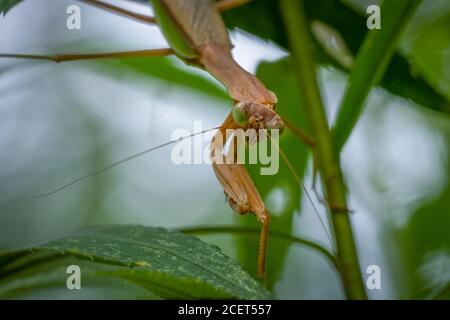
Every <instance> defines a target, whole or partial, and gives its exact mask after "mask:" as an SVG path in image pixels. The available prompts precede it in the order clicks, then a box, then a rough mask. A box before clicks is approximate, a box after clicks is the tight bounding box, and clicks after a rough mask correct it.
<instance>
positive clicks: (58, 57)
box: [0, 48, 173, 62]
mask: <svg viewBox="0 0 450 320" xmlns="http://www.w3.org/2000/svg"><path fill="white" fill-rule="evenodd" d="M171 54H173V51H172V49H170V48H163V49H149V50H137V51H119V52H101V53H88V54H55V55H37V54H9V53H0V58H14V59H34V60H47V61H54V62H64V61H76V60H94V59H104V58H125V57H163V56H167V55H171Z"/></svg>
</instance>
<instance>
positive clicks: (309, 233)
mask: <svg viewBox="0 0 450 320" xmlns="http://www.w3.org/2000/svg"><path fill="white" fill-rule="evenodd" d="M327 1H328V0H327ZM108 2H110V3H113V4H116V5H120V6H122V7H126V8H129V9H132V10H134V11H137V12H141V13H145V14H151V13H152V11H151V8H150V6H149V5H148V4H147V3H146V2H145V1H144V2H131V1H108ZM255 2H259V4H250V5H246V6H245V8H244V7H243V8H242V9H236V12H229V13H227V14H226V15H225V18H226V21H227V25H229V26H230V27H231V26H237V27H238V28H233V29H232V30H231V31H230V32H231V39H232V41H233V43H234V45H235V49H234V51H233V54H234V56H235V58H236V60H237V61H238V62H239V63H241V65H242V66H243V67H244V68H245V69H247V70H248V71H250V72H254V73H256V72H258V76H259V77H260V78H261V79H262V80H263V82H265V83H266V84H267V85H268V87H269V88H271V89H272V90H273V91H274V92H276V93H277V95H278V97H279V99H280V105H279V112H280V113H281V114H282V115H284V116H286V117H294V118H295V117H296V115H297V113H296V112H295V111H292V110H297V109H296V108H297V105H298V100H297V98H296V95H297V94H298V92H297V91H296V86H295V84H294V83H293V81H294V76H293V75H291V74H290V73H289V68H288V67H287V66H286V61H287V60H286V56H287V55H288V52H287V51H286V49H285V48H284V47H283V43H282V41H278V40H277V39H279V38H280V37H281V38H282V37H283V32H284V29H283V25H282V24H281V23H280V22H279V21H277V20H270V21H269V20H267V19H265V18H264V16H262V13H261V14H260V11H258V10H259V8H263V6H264V5H265V3H266V1H259V0H256V1H255ZM328 2H330V3H331V2H337V3H338V4H339V5H340V6H344V7H345V8H348V10H350V11H351V12H354V14H358V15H360V16H361V19H362V20H361V21H363V22H364V21H365V20H364V15H363V14H364V12H365V8H366V6H367V5H368V4H371V3H374V2H375V3H376V1H358V0H354V1H345V2H341V1H337V0H336V1H334V0H329V1H328ZM261 3H262V4H261ZM308 3H314V1H312V2H311V1H308ZM72 4H77V5H79V6H80V8H81V29H80V30H68V29H67V28H66V19H67V17H68V14H67V13H66V9H67V7H68V6H69V5H72ZM313 5H314V4H311V5H308V8H309V7H310V6H313ZM314 9H315V10H318V11H320V10H322V11H321V13H320V14H322V15H324V16H330V17H331V18H330V21H332V20H333V17H334V15H337V14H338V13H337V12H333V11H327V10H328V9H327V7H325V6H324V7H322V8H321V7H319V6H318V5H317V7H314ZM246 10H248V11H246ZM252 10H255V11H252ZM261 10H262V9H261ZM310 11H311V12H312V13H311V14H313V13H314V12H315V11H314V10H312V9H311V10H310ZM246 12H254V15H252V17H254V19H247V20H252V21H250V22H249V21H247V22H246V23H253V25H251V26H250V27H248V28H246V26H247V25H246V23H242V24H240V21H241V20H240V19H241V18H240V16H242V15H245V13H246ZM264 12H265V14H268V13H267V12H266V11H264ZM269 13H270V12H269ZM247 16H248V15H247ZM310 18H311V17H310ZM313 18H314V17H313ZM313 18H311V19H313ZM315 18H317V17H315ZM449 18H450V3H449V2H448V1H445V0H425V1H423V3H422V5H421V6H420V8H419V9H418V12H417V14H416V15H415V17H414V18H413V20H412V22H411V23H410V25H409V26H408V28H407V30H406V32H405V34H404V36H403V38H402V40H401V43H400V46H399V50H398V52H399V54H401V57H402V59H404V60H406V61H408V64H407V68H406V70H407V71H408V72H407V76H406V79H407V80H404V79H403V78H401V79H400V78H399V79H400V80H398V79H397V78H395V79H397V80H398V81H397V80H396V81H397V82H395V86H394V85H392V84H391V87H389V88H388V89H389V90H388V89H386V87H384V86H380V87H377V88H375V89H373V90H372V92H371V94H370V96H369V99H368V101H367V106H366V109H365V111H364V114H363V116H362V117H361V119H360V121H359V122H358V125H357V127H356V129H355V130H354V132H353V133H352V135H351V138H350V140H349V142H348V143H347V145H346V147H345V149H344V151H343V153H342V155H341V159H342V166H343V170H344V174H345V178H346V182H347V184H348V188H349V199H350V200H349V201H350V208H351V209H353V210H354V213H353V214H352V215H351V218H352V223H353V228H354V233H355V237H356V244H357V247H358V252H359V257H360V265H361V268H362V272H363V275H364V277H367V274H366V269H367V267H368V266H369V265H374V264H375V265H379V266H380V267H381V271H382V288H381V290H369V291H368V294H369V296H370V297H371V298H373V299H399V298H400V299H404V298H420V299H422V298H428V297H430V296H432V295H433V294H434V293H435V292H437V291H438V290H440V289H441V288H442V287H445V286H446V285H447V286H448V284H449V281H450V232H449V229H450V188H449V177H450V175H449V170H450V164H449V146H450V143H449V142H450V121H449V103H448V101H450V32H449V30H450V19H449ZM347 23H353V26H349V28H350V29H351V30H353V31H354V32H365V31H366V30H365V24H364V23H362V24H361V23H360V24H358V23H357V21H350V22H349V21H347ZM273 24H274V27H273V28H272V29H271V25H273ZM261 26H262V27H261ZM266 26H267V28H266ZM252 28H253V29H256V28H258V29H259V30H260V32H261V33H262V32H266V36H264V35H263V36H261V34H260V35H258V34H257V33H256V32H255V33H256V34H253V33H252ZM321 30H322V31H323V34H324V39H325V41H334V43H335V42H339V41H340V40H342V39H341V38H340V35H339V32H337V31H336V30H334V31H333V32H332V31H330V30H329V28H322V29H321ZM334 32H336V33H334ZM316 35H317V33H316ZM317 38H318V42H320V40H319V39H320V37H319V36H318V37H317ZM336 39H337V40H336ZM338 40H339V41H338ZM166 46H167V43H166V42H165V40H164V38H163V36H162V34H161V33H160V31H159V30H158V28H157V27H156V26H149V25H145V24H141V23H138V22H136V21H133V20H129V19H126V18H124V17H120V16H117V15H114V14H111V13H108V12H106V11H103V10H100V9H98V8H94V7H91V6H88V5H85V4H82V3H79V2H76V1H66V0H33V1H23V2H21V3H20V4H19V5H17V6H16V7H14V8H13V9H12V10H11V11H10V12H8V13H7V14H6V15H5V16H3V17H0V52H1V53H35V54H52V53H68V52H70V53H74V52H80V53H82V52H84V53H90V52H108V51H124V50H138V49H150V48H161V47H166ZM346 46H348V47H349V50H350V52H344V53H343V52H341V51H339V52H337V53H335V54H336V55H339V54H340V55H346V57H347V58H349V57H350V58H351V55H352V52H353V51H354V48H355V46H356V48H357V44H353V43H347V44H346ZM344 51H345V50H344ZM336 55H335V56H336ZM402 61H403V60H402ZM399 65H400V63H399ZM403 71H404V70H403V69H402V70H400V71H398V73H400V72H403ZM393 72H394V74H395V70H394V71H393ZM319 75H320V85H321V89H322V94H323V97H324V101H325V102H326V107H327V111H328V116H329V119H330V122H332V120H333V119H334V115H335V113H336V108H337V106H338V105H339V102H340V99H341V97H342V94H343V92H344V89H345V86H346V81H347V77H348V74H347V72H345V68H342V67H339V66H338V65H337V64H336V62H330V63H326V62H324V63H322V64H321V66H320V69H319ZM408 77H409V78H408ZM402 79H403V80H404V81H403V80H402ZM408 79H412V80H411V81H410V82H408V81H409V80H408ZM415 79H422V80H421V81H423V83H421V86H422V87H421V88H425V89H423V90H422V91H420V90H416V89H415V87H414V86H410V83H413V84H414V83H415V82H414V80H415ZM402 81H403V82H402ZM393 83H394V82H393ZM392 88H394V89H395V88H397V89H396V90H397V91H395V90H393V89H392ZM419 89H420V88H419ZM396 92H397V93H398V94H396ZM422 93H423V94H422ZM0 97H1V99H0V150H1V152H0V249H12V248H18V247H23V246H27V245H31V244H34V243H38V242H42V241H46V240H50V239H53V238H55V237H57V236H60V235H62V234H65V233H67V232H70V231H72V230H76V229H79V228H82V227H85V226H90V225H95V224H109V223H116V224H117V223H119V224H143V225H149V226H162V227H166V228H182V227H189V226H198V225H224V224H226V225H231V224H233V225H241V224H245V225H254V226H257V223H256V221H255V219H254V217H252V216H244V217H237V216H236V215H235V214H234V213H233V212H232V210H231V209H230V208H229V206H228V204H227V203H225V200H224V195H223V190H222V188H221V187H220V185H219V183H218V182H217V180H216V178H215V176H214V173H213V171H212V168H211V167H210V166H208V165H174V164H173V163H172V161H171V158H170V153H171V147H167V148H164V149H159V150H157V151H154V152H152V153H150V154H147V155H144V156H142V157H139V158H137V159H135V160H132V161H129V162H127V163H125V164H123V165H121V166H119V167H116V168H114V169H111V170H109V171H107V172H105V173H103V174H101V175H97V176H93V177H91V178H89V179H87V180H85V181H82V182H80V183H78V184H76V185H73V186H71V187H70V188H68V189H66V190H63V191H61V192H59V193H56V194H53V195H50V196H47V197H43V198H33V195H36V194H41V193H46V192H48V191H50V190H53V189H55V188H57V187H59V186H61V185H64V184H65V183H67V182H69V181H70V180H72V179H75V178H78V177H79V176H82V175H84V174H85V173H87V172H90V171H93V170H97V169H100V168H102V167H105V166H107V165H109V164H110V163H112V162H114V161H117V160H120V159H122V158H124V157H127V156H129V155H131V154H134V153H137V152H140V151H142V150H144V149H146V148H148V147H151V146H154V145H157V144H160V143H164V142H167V141H169V140H170V139H171V134H172V132H173V131H174V130H175V129H179V128H185V129H187V130H190V131H192V130H193V122H194V121H197V120H200V121H202V123H203V128H204V129H206V128H212V127H215V126H217V125H219V124H220V123H221V122H222V121H223V119H224V118H225V116H226V115H227V113H228V112H229V110H230V107H231V100H230V99H229V98H228V97H227V94H226V91H225V90H224V88H223V87H222V86H221V85H220V83H218V82H217V81H216V80H214V79H213V78H212V77H211V76H209V75H208V74H207V73H206V72H203V71H201V70H199V69H196V68H193V67H188V66H186V65H184V64H183V63H182V62H180V61H179V60H177V59H176V58H174V57H171V58H143V59H137V58H133V59H116V60H109V61H106V60H105V61H89V62H67V63H60V64H56V63H52V62H45V61H25V60H14V59H1V60H0ZM283 98H284V100H283ZM299 109H300V108H299ZM433 109H434V110H433ZM294 118H292V121H294V122H297V123H298V125H299V126H302V125H303V126H304V125H305V124H304V122H305V120H304V118H302V117H301V111H299V115H298V116H297V118H295V119H294ZM289 119H291V118H289ZM282 139H284V140H283V141H282V146H283V147H284V149H285V151H286V152H287V153H288V156H289V157H290V160H291V161H292V162H293V164H294V166H296V168H297V169H298V170H299V172H301V173H302V174H303V177H304V178H303V180H304V183H305V185H306V186H307V187H308V188H309V189H310V187H311V174H310V171H311V170H310V169H311V161H310V159H309V158H310V157H309V154H308V151H307V149H306V147H305V146H304V145H303V144H302V143H301V142H299V141H298V140H296V139H295V138H294V137H293V136H292V135H291V134H289V133H287V134H286V136H285V137H283V138H282ZM205 145H206V143H205ZM253 169H255V168H252V171H254V172H256V170H253ZM290 175H291V174H290V173H289V172H288V171H287V169H286V168H285V167H284V168H282V169H281V170H280V175H278V176H274V177H270V178H267V179H266V180H263V179H262V178H258V177H256V178H255V179H256V181H257V184H258V188H259V189H260V190H261V193H262V195H263V197H264V200H265V202H266V204H267V206H268V207H269V209H270V211H271V212H272V213H273V215H274V228H275V229H277V230H280V231H283V232H287V233H292V234H294V235H298V236H303V237H306V238H309V239H314V240H316V241H318V242H320V243H323V244H324V245H325V246H329V245H327V243H328V240H327V236H326V233H325V232H324V230H323V228H322V227H321V225H320V222H319V220H318V218H317V216H316V215H315V214H314V212H313V210H312V207H311V205H310V204H309V203H308V202H307V201H304V196H303V195H302V193H301V192H300V186H298V185H296V184H295V182H293V181H291V180H290V177H289V176H290ZM314 199H315V201H316V197H314ZM316 206H317V207H319V209H320V211H321V214H322V215H323V218H324V219H326V214H325V212H324V211H325V210H324V208H323V205H321V204H320V203H318V202H316ZM201 238H202V239H203V240H205V241H208V242H211V243H215V244H217V245H219V246H220V247H221V248H222V250H223V251H224V252H225V253H226V254H228V255H230V256H231V257H233V258H234V259H237V260H238V261H239V262H240V263H242V264H243V265H244V266H246V268H248V270H249V272H251V273H253V272H254V265H255V261H256V260H255V259H254V257H255V254H256V250H257V248H256V243H255V239H254V237H249V236H246V237H243V236H241V237H237V236H233V235H226V234H225V235H220V236H219V235H214V236H213V235H204V236H201ZM269 250H270V251H269V257H268V259H269V273H270V272H271V270H272V271H273V272H272V275H271V278H270V286H271V287H273V290H274V292H275V295H276V297H278V298H283V299H316V298H323V299H341V298H343V294H342V290H341V287H340V283H339V280H338V278H337V276H336V273H335V271H334V270H333V268H332V266H330V265H329V264H328V262H327V261H326V260H324V259H323V257H322V256H320V255H318V254H317V253H316V252H314V251H311V250H310V249H308V248H305V247H302V246H299V245H289V244H286V243H277V242H276V241H274V242H273V245H272V247H271V248H270V249H269ZM108 286H109V289H108V290H106V289H105V288H107V286H105V285H97V286H92V287H90V288H88V289H87V290H81V292H69V291H68V290H66V289H59V288H55V289H45V290H44V289H42V290H31V289H30V290H29V291H28V292H25V293H23V295H22V296H20V297H22V298H74V297H75V298H80V297H82V298H124V297H125V298H126V297H129V298H138V297H140V296H141V295H142V290H141V289H139V288H137V287H133V286H128V285H126V284H124V283H112V282H111V283H108Z"/></svg>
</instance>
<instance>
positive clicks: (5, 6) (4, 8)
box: [0, 0, 22, 15]
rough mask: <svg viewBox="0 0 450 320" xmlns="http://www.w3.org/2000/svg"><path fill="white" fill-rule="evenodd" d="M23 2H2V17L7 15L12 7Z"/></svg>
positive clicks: (0, 1)
mask: <svg viewBox="0 0 450 320" xmlns="http://www.w3.org/2000/svg"><path fill="white" fill-rule="evenodd" d="M21 1H22V0H0V15H5V14H6V13H7V12H8V11H9V10H11V8H12V7H14V6H15V5H17V4H18V3H19V2H21Z"/></svg>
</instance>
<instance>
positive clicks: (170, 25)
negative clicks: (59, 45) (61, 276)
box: [0, 0, 309, 277]
mask: <svg viewBox="0 0 450 320" xmlns="http://www.w3.org/2000/svg"><path fill="white" fill-rule="evenodd" d="M80 1H81V2H84V3H88V4H92V5H95V6H98V7H102V8H105V9H107V10H109V11H113V12H115V13H119V14H121V15H125V16H128V17H130V18H133V19H137V20H141V21H145V22H148V23H157V24H158V25H159V27H160V29H161V31H162V33H163V34H164V35H165V37H166V39H167V41H168V43H169V44H170V48H162V49H150V50H141V51H127V52H114V53H94V54H65V55H53V56H45V55H27V54H0V57H8V58H24V59H40V60H50V61H55V62H63V61H74V60H84V59H99V58H114V57H128V56H134V57H135V56H146V57H155V56H166V55H175V56H177V57H178V58H179V59H180V60H182V61H184V62H185V63H187V64H190V65H194V66H196V67H199V68H201V69H204V70H206V71H207V72H208V73H210V74H211V75H212V76H214V77H215V78H216V79H217V80H219V81H220V82H221V83H222V84H223V85H224V86H225V87H226V88H227V90H228V93H229V96H230V98H231V99H232V100H233V107H232V110H231V112H230V113H229V114H228V116H227V117H226V119H225V120H224V121H223V123H222V124H221V125H220V126H219V127H218V130H217V132H216V133H215V135H214V137H213V138H212V141H211V154H210V156H211V158H212V159H213V161H212V168H213V171H214V173H215V175H216V177H217V179H218V181H219V183H220V184H221V186H222V187H223V189H224V193H225V195H226V198H227V200H228V203H229V204H230V206H231V208H232V209H233V210H234V211H235V212H236V213H238V214H241V215H242V214H247V213H251V214H254V215H255V216H256V218H257V219H258V221H259V222H260V223H261V225H262V226H261V232H260V236H259V255H258V261H257V276H259V277H264V274H265V272H266V270H265V265H266V256H267V242H268V234H269V225H270V213H269V211H268V210H267V208H266V206H265V204H264V202H263V200H262V198H261V196H260V194H259V192H258V190H257V188H256V186H255V184H254V182H253V180H252V179H251V177H250V175H249V173H248V172H247V170H246V167H245V166H244V165H243V164H239V163H227V161H226V160H225V158H226V157H227V155H226V154H225V153H224V143H225V142H226V141H224V140H223V139H219V138H220V137H224V136H225V131H226V130H227V129H239V128H241V129H244V130H247V129H255V130H258V129H264V130H267V131H271V130H280V131H283V129H284V127H285V121H283V120H282V119H281V117H280V116H279V115H278V114H277V113H276V112H275V106H276V104H277V97H276V95H275V94H274V93H273V92H271V91H270V90H269V89H267V88H266V87H265V86H264V84H263V83H262V82H261V81H260V80H259V79H258V78H257V77H256V76H254V75H253V74H251V73H249V72H247V71H246V70H244V69H243V68H242V67H241V66H240V65H239V64H238V63H237V62H236V61H235V60H234V59H233V57H232V54H231V49H232V44H231V41H230V39H229V35H228V31H227V29H226V26H225V24H224V22H223V20H222V18H221V16H220V11H221V10H227V9H231V8H233V7H234V6H238V5H241V4H242V3H245V2H247V1H248V0H246V1H245V0H222V1H219V2H213V1H211V0H189V1H187V0H151V1H150V2H151V3H152V5H153V8H154V11H155V18H153V17H146V16H142V15H138V14H136V13H133V12H130V11H127V10H124V9H121V8H119V7H115V6H112V5H110V4H108V3H105V2H102V1H94V0H80ZM269 137H270V136H269ZM217 155H219V157H221V158H222V159H223V160H224V161H221V162H220V163H219V162H216V161H215V160H214V159H217ZM77 180H78V179H77ZM308 197H309V196H308Z"/></svg>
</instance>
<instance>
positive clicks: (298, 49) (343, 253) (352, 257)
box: [280, 0, 367, 299]
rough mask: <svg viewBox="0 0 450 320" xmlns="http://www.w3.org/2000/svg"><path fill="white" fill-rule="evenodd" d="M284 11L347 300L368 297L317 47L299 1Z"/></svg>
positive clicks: (284, 5)
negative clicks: (316, 57) (319, 77)
mask: <svg viewBox="0 0 450 320" xmlns="http://www.w3.org/2000/svg"><path fill="white" fill-rule="evenodd" d="M280 4H281V12H282V15H283V18H284V22H285V25H286V30H287V35H288V39H289V43H290V47H291V54H292V62H293V67H294V70H295V71H296V74H297V78H298V84H299V92H301V99H302V101H303V105H304V106H305V108H307V113H308V115H309V121H310V123H311V128H312V130H313V133H314V135H315V139H316V150H315V151H316V154H317V163H318V166H319V170H320V172H321V177H322V182H323V184H324V187H325V190H326V196H327V200H328V205H329V208H330V211H331V217H332V222H333V229H334V233H335V236H336V244H337V259H338V263H339V272H340V275H341V278H342V284H343V287H344V291H345V294H346V296H347V298H348V299H367V294H366V292H365V289H364V284H363V280H362V275H361V270H360V267H359V262H358V257H357V253H356V248H355V243H354V239H353V232H352V228H351V224H350V219H349V214H348V211H347V210H346V208H347V201H346V187H345V184H344V181H343V176H342V172H341V169H340V165H339V157H338V156H337V154H336V153H335V150H334V149H333V143H332V138H331V133H330V130H329V127H328V122H327V118H326V115H325V110H324V107H323V103H322V99H321V96H320V92H319V88H318V84H317V79H316V63H315V60H314V49H313V44H312V41H311V36H310V33H309V24H308V21H307V19H306V17H305V15H304V11H303V7H302V3H301V2H300V1H292V0H280Z"/></svg>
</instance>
